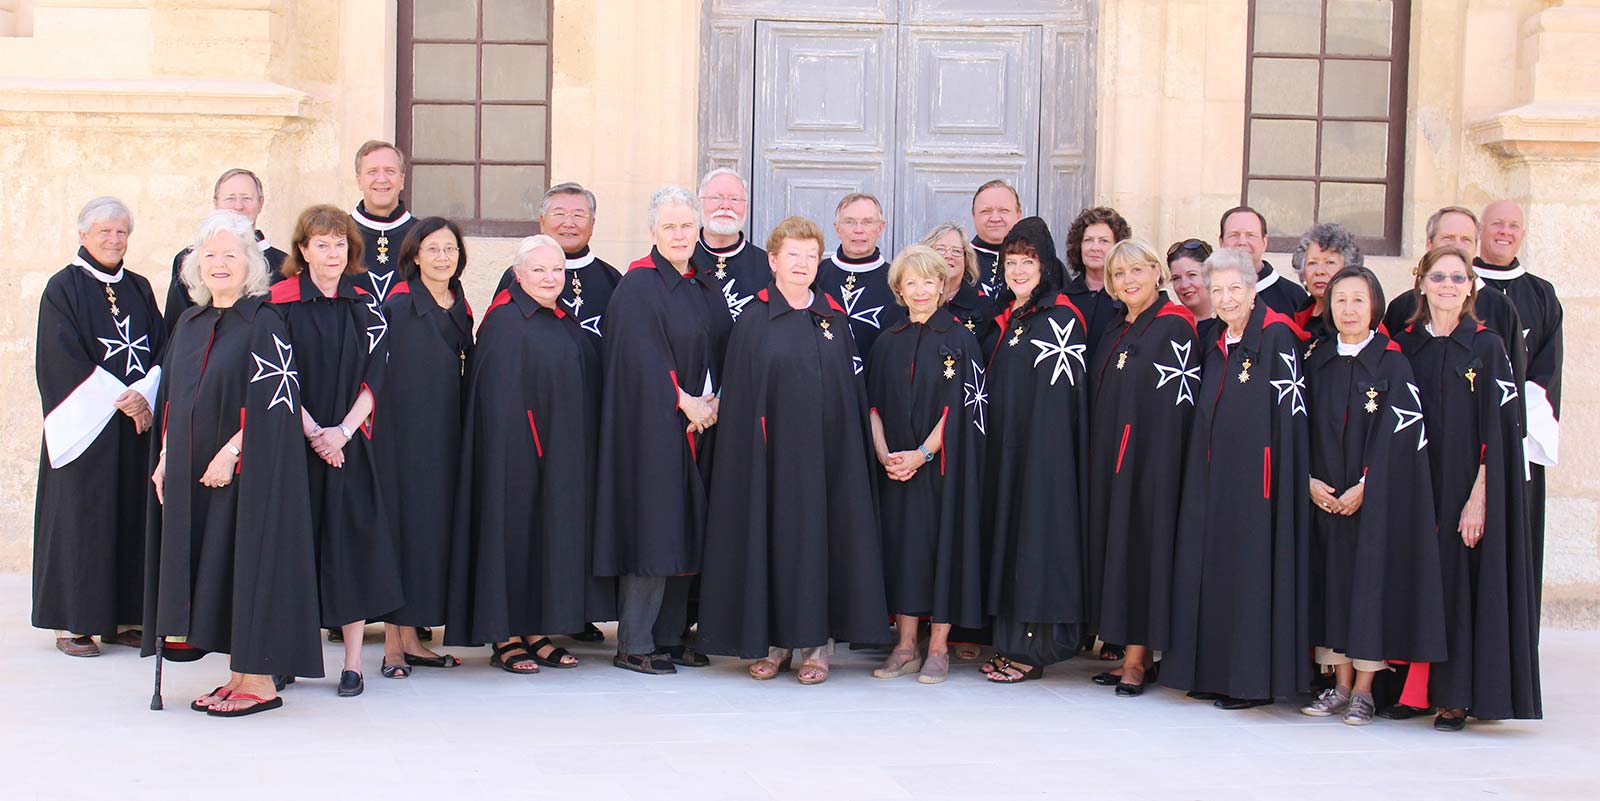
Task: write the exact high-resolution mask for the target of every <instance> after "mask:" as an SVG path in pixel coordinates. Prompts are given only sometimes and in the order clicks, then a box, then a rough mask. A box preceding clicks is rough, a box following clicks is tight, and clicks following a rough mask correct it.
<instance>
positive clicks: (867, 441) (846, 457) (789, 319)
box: [700, 217, 891, 684]
mask: <svg viewBox="0 0 1600 801" xmlns="http://www.w3.org/2000/svg"><path fill="white" fill-rule="evenodd" d="M822 242H823V240H822V230H821V229H819V228H818V227H817V226H816V224H815V223H813V222H811V221H810V220H806V219H804V218H800V217H790V218H788V219H786V220H784V221H783V222H781V223H779V224H778V226H777V227H776V228H774V229H773V231H772V235H771V236H770V237H768V239H767V258H768V261H769V263H770V264H771V266H772V272H773V279H772V283H771V284H770V285H769V286H768V287H767V288H766V289H764V290H762V291H761V292H759V293H757V294H756V297H755V299H754V300H752V301H751V302H750V304H749V305H748V306H746V307H745V309H744V311H743V312H742V313H741V314H740V315H739V322H738V323H737V324H736V325H735V326H734V330H733V336H732V337H731V338H730V339H729V342H728V358H727V369H726V372H725V375H726V381H725V382H724V385H723V405H722V409H721V411H720V413H719V417H720V418H721V422H719V423H718V427H719V428H720V433H719V435H718V438H717V453H716V461H715V470H714V472H713V473H712V481H711V508H710V512H709V515H708V517H707V521H706V553H705V570H704V572H703V573H702V577H701V594H700V645H701V647H702V648H704V649H705V650H706V652H707V653H712V654H730V655H734V656H739V657H744V658H751V657H762V658H761V659H758V660H757V661H756V662H755V663H753V664H752V665H751V666H750V668H749V670H750V675H751V677H752V678H755V679H757V680H765V679H771V678H773V677H775V676H777V674H778V673H779V672H781V671H782V670H784V669H786V668H787V667H788V666H789V665H790V664H791V662H792V660H793V653H792V652H793V650H794V649H800V652H801V653H800V661H801V665H800V668H799V670H798V672H797V677H798V678H799V680H800V683H802V684H820V683H822V682H823V681H826V680H827V678H828V661H829V657H830V654H831V651H832V648H833V642H834V641H836V640H838V641H847V642H852V643H880V642H887V641H888V640H890V639H891V638H890V636H889V628H888V625H887V622H888V617H889V612H888V606H887V605H886V603H885V600H884V586H883V553H882V549H881V544H880V542H879V532H878V510H877V497H876V493H875V492H874V490H875V487H876V485H875V483H874V478H873V474H874V473H875V472H876V471H875V470H874V469H873V466H872V465H873V456H872V451H873V449H872V441H871V431H870V424H869V423H868V411H867V393H866V387H865V386H864V385H863V384H862V380H861V375H860V373H859V372H858V368H857V367H856V362H857V361H858V360H857V357H856V353H855V343H854V340H853V339H852V338H851V336H850V326H849V320H848V317H847V315H846V314H845V313H844V307H843V306H841V305H839V303H838V301H835V300H834V299H833V298H831V297H829V296H827V295H826V294H824V293H822V292H816V291H813V290H811V289H810V286H811V284H812V282H813V281H814V280H815V279H816V273H817V267H818V264H819V263H820V260H821V255H822V247H823V245H822Z"/></svg>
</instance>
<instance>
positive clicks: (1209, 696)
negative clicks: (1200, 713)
mask: <svg viewBox="0 0 1600 801" xmlns="http://www.w3.org/2000/svg"><path fill="white" fill-rule="evenodd" d="M1189 697H1190V698H1193V699H1195V700H1196V701H1220V700H1222V699H1224V698H1227V697H1228V696H1226V695H1223V694H1222V693H1208V692H1204V691H1202V690H1190V691H1189Z"/></svg>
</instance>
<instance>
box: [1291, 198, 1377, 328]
mask: <svg viewBox="0 0 1600 801" xmlns="http://www.w3.org/2000/svg"><path fill="white" fill-rule="evenodd" d="M1289 263H1290V264H1291V265H1293V267H1294V272H1295V275H1298V276H1300V285H1301V286H1303V287H1305V288H1306V305H1305V307H1304V308H1302V309H1301V310H1300V311H1298V312H1295V313H1294V324H1295V325H1298V326H1300V328H1301V330H1303V331H1305V332H1306V333H1307V334H1309V335H1310V336H1311V339H1312V340H1318V339H1322V338H1324V337H1331V336H1333V335H1334V334H1336V333H1338V332H1337V331H1334V330H1333V329H1332V328H1329V327H1328V325H1327V319H1328V315H1327V308H1328V303H1327V297H1328V286H1329V283H1330V282H1331V280H1332V279H1333V276H1334V275H1336V274H1338V273H1339V271H1341V270H1343V269H1344V268H1346V267H1360V266H1362V264H1363V262H1362V258H1361V248H1360V246H1359V245H1357V244H1356V238H1355V236H1354V235H1352V234H1351V233H1350V231H1349V230H1347V229H1346V228H1345V227H1344V226H1343V225H1340V224H1338V223H1317V224H1316V225H1313V226H1311V228H1310V230H1308V231H1306V232H1305V235H1304V236H1302V237H1300V244H1299V245H1298V246H1297V247H1295V249H1294V253H1293V254H1292V255H1291V256H1290V257H1289Z"/></svg>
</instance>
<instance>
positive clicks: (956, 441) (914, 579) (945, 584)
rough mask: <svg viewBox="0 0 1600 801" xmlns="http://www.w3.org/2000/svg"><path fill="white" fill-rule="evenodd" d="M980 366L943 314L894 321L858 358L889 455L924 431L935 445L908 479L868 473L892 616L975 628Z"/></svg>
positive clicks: (910, 447)
mask: <svg viewBox="0 0 1600 801" xmlns="http://www.w3.org/2000/svg"><path fill="white" fill-rule="evenodd" d="M983 358H984V356H983V353H982V351H981V346H980V345H978V340H977V338H976V337H974V336H973V335H972V332H970V331H968V330H967V329H966V328H964V327H963V326H962V325H960V324H959V323H958V322H957V321H956V318H955V317H954V316H953V315H951V314H950V312H949V311H948V310H947V309H940V310H938V311H936V312H934V314H933V316H932V317H930V318H928V321H927V322H926V323H921V324H918V323H913V322H911V320H910V318H907V319H905V320H901V321H900V322H899V323H897V324H896V325H895V326H894V327H893V328H890V329H889V330H887V331H884V332H883V333H882V334H881V335H879V337H878V341H877V343H876V344H874V345H873V346H872V353H871V354H869V355H868V357H867V370H866V376H867V398H868V400H869V401H870V402H871V404H872V408H873V410H875V411H876V412H877V413H878V418H879V419H880V420H881V421H882V423H883V437H884V442H885V443H886V444H887V445H888V447H889V450H890V451H891V452H894V451H912V452H915V451H916V450H917V447H918V446H919V445H921V444H922V443H923V441H924V440H926V439H927V438H928V434H929V433H930V432H932V431H933V430H934V428H940V429H941V431H942V434H943V436H942V439H943V443H944V445H943V447H942V448H941V449H940V451H939V452H938V453H937V454H935V455H934V459H933V461H932V462H930V463H928V464H925V465H923V466H922V467H921V468H920V469H919V470H918V471H917V473H916V475H915V476H914V477H912V479H911V480H910V481H894V480H891V479H890V478H889V477H888V475H886V474H885V473H884V472H883V470H882V469H881V467H882V466H881V465H879V464H877V463H876V462H873V463H872V465H870V467H871V468H872V472H873V473H874V474H875V475H876V476H877V480H878V509H879V512H880V517H881V519H882V525H883V557H884V569H885V579H886V583H887V585H888V598H889V611H890V612H891V613H893V614H897V615H913V616H922V615H927V616H929V617H930V619H931V620H932V621H933V622H934V623H952V624H955V625H957V626H966V627H977V626H981V625H983V623H984V616H983V563H982V557H981V546H982V541H983V531H982V519H981V512H982V509H981V501H982V494H983V477H982V474H981V473H980V471H981V470H982V467H983V446H984V433H983V426H984V425H986V424H987V420H982V419H979V417H978V414H977V412H978V411H980V410H981V409H982V406H981V405H980V403H979V401H980V397H981V396H982V395H983V394H984V392H985V391H986V390H985V388H984V386H983V382H984V369H983V364H982V363H983ZM985 402H986V401H985ZM917 458H918V459H921V458H922V457H921V456H920V455H919V456H917Z"/></svg>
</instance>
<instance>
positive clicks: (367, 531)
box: [271, 272, 405, 628]
mask: <svg viewBox="0 0 1600 801" xmlns="http://www.w3.org/2000/svg"><path fill="white" fill-rule="evenodd" d="M365 282H366V276H363V275H344V276H341V277H340V278H339V289H338V293H337V294H336V295H335V296H334V297H331V298H329V297H324V296H323V294H322V291H321V290H319V289H317V287H316V284H313V283H312V282H311V275H310V273H309V272H302V273H300V274H299V275H296V276H293V277H291V278H290V279H288V280H285V281H283V282H281V283H278V284H275V285H273V287H272V295H271V298H272V302H273V303H275V304H277V305H278V306H279V308H280V311H281V312H282V313H283V316H284V319H285V320H286V321H287V322H288V327H289V335H290V336H291V337H292V342H291V344H293V345H294V346H295V349H296V353H297V354H298V358H297V359H296V361H297V362H298V363H299V364H300V393H301V401H302V403H303V405H304V407H305V409H306V411H308V412H310V414H311V419H313V420H316V421H317V424H318V425H321V426H324V427H326V426H336V425H338V424H339V422H340V421H341V420H343V419H344V416H345V414H346V413H348V412H349V411H350V407H351V406H353V405H355V402H356V398H357V397H359V396H360V395H361V390H362V389H368V390H370V391H371V392H372V397H373V400H374V402H375V404H382V403H383V401H382V398H383V377H384V367H385V365H386V364H387V363H388V361H389V338H388V331H389V321H388V320H387V319H386V318H385V317H384V316H383V310H382V309H381V308H379V306H378V299H377V297H375V296H374V295H372V294H371V293H369V292H367V291H366V289H365V288H363V284H365ZM354 434H355V436H353V437H352V438H351V439H350V442H349V444H347V445H345V447H344V466H343V467H341V468H338V469H335V468H333V467H330V466H329V465H328V463H327V462H324V461H323V460H322V457H320V456H318V455H317V453H316V451H313V450H312V449H311V447H310V444H309V443H307V445H306V448H305V458H306V467H307V470H306V472H307V480H308V481H309V483H310V487H311V517H312V520H313V521H314V524H315V526H316V530H317V573H318V587H319V590H320V593H321V599H322V607H321V608H322V625H323V627H325V628H338V627H340V626H343V625H344V624H346V623H353V622H355V621H357V620H378V619H381V618H382V617H383V616H384V615H385V614H388V613H389V612H393V611H394V610H396V609H399V608H400V606H401V605H402V604H403V603H404V602H405V596H404V592H403V590H402V587H401V585H400V555H399V549H398V546H397V544H396V542H395V534H394V529H393V528H392V527H391V524H390V514H391V512H392V510H391V509H390V508H389V506H388V504H387V503H386V502H385V500H384V498H383V492H382V488H381V486H380V482H379V480H378V467H377V464H376V460H375V457H374V454H373V451H372V427H371V420H370V419H369V420H367V421H366V422H364V423H363V424H362V425H361V426H360V427H358V428H357V430H356V431H355V432H354Z"/></svg>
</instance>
